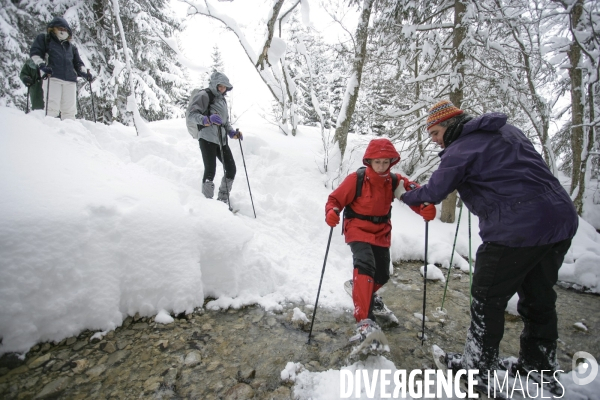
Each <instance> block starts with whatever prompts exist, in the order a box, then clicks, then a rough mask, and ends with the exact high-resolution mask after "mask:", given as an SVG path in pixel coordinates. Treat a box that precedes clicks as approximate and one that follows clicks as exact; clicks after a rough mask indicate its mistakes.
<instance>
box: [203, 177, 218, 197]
mask: <svg viewBox="0 0 600 400" xmlns="http://www.w3.org/2000/svg"><path fill="white" fill-rule="evenodd" d="M202 194H203V195H204V197H206V198H207V199H212V198H213V196H214V195H215V184H214V183H213V182H212V181H209V180H206V181H204V182H203V183H202Z"/></svg>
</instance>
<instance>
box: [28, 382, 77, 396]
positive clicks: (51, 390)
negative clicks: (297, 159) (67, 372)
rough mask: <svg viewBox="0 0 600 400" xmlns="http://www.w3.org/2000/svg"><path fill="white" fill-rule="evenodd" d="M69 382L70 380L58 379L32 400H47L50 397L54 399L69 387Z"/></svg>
mask: <svg viewBox="0 0 600 400" xmlns="http://www.w3.org/2000/svg"><path fill="white" fill-rule="evenodd" d="M70 381H71V379H70V378H68V377H61V378H58V379H56V380H54V381H52V382H50V383H48V384H47V385H46V386H44V388H43V389H42V391H41V392H39V393H38V394H37V395H36V396H35V397H34V399H45V398H48V397H51V396H52V397H54V396H56V395H57V394H59V393H60V392H62V391H63V390H65V388H66V387H67V386H68V385H69V382H70Z"/></svg>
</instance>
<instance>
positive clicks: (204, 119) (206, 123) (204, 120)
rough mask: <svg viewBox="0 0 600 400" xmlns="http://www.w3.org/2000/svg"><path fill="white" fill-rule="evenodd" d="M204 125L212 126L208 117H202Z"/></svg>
mask: <svg viewBox="0 0 600 400" xmlns="http://www.w3.org/2000/svg"><path fill="white" fill-rule="evenodd" d="M202 125H204V126H209V125H210V120H209V119H208V117H207V116H206V115H205V116H204V117H202Z"/></svg>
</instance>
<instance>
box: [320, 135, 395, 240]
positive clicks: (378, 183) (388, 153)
mask: <svg viewBox="0 0 600 400" xmlns="http://www.w3.org/2000/svg"><path fill="white" fill-rule="evenodd" d="M375 158H389V159H391V160H392V162H391V163H390V168H391V167H392V166H394V165H395V164H397V163H398V162H399V161H400V155H399V154H398V152H397V151H396V149H395V148H394V145H393V144H392V142H390V141H389V140H388V139H374V140H371V142H370V143H369V146H367V150H366V151H365V155H364V156H363V164H364V165H366V167H367V168H366V170H365V178H364V181H363V187H362V194H361V196H360V197H358V198H356V199H355V198H354V197H355V195H356V181H357V177H356V172H353V173H351V174H350V175H348V176H347V177H346V179H344V181H343V182H342V183H341V185H340V186H339V187H338V188H337V189H335V190H334V191H333V192H332V193H331V194H330V195H329V198H328V199H327V204H326V205H325V215H327V212H328V211H329V210H331V209H333V208H337V209H338V210H340V211H341V210H342V209H343V208H344V207H346V206H347V205H348V204H350V207H352V209H353V210H354V211H355V212H356V213H358V214H362V215H369V216H382V215H387V213H388V212H389V211H390V207H391V206H392V201H394V193H393V191H392V178H391V176H390V170H389V168H388V170H387V171H385V173H384V174H383V175H379V174H378V173H376V172H375V170H373V168H371V165H370V164H369V163H368V162H367V160H368V159H375ZM396 175H398V182H399V184H402V181H401V179H406V178H404V177H402V175H400V174H396ZM343 229H344V235H345V236H346V243H350V242H366V243H370V244H372V245H375V246H381V247H390V245H391V240H392V224H391V222H390V221H388V222H386V223H383V224H375V223H373V222H371V221H365V220H361V219H358V218H349V219H345V221H344V227H343Z"/></svg>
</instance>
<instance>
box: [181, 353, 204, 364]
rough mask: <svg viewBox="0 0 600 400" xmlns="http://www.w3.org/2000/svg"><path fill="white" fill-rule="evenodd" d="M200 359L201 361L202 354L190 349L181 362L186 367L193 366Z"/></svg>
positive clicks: (198, 362)
mask: <svg viewBox="0 0 600 400" xmlns="http://www.w3.org/2000/svg"><path fill="white" fill-rule="evenodd" d="M201 361H202V354H200V352H198V351H190V352H189V353H188V354H187V355H186V356H185V360H184V361H183V364H184V365H185V366H186V367H189V368H192V367H195V366H196V365H198V364H200V362H201Z"/></svg>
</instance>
